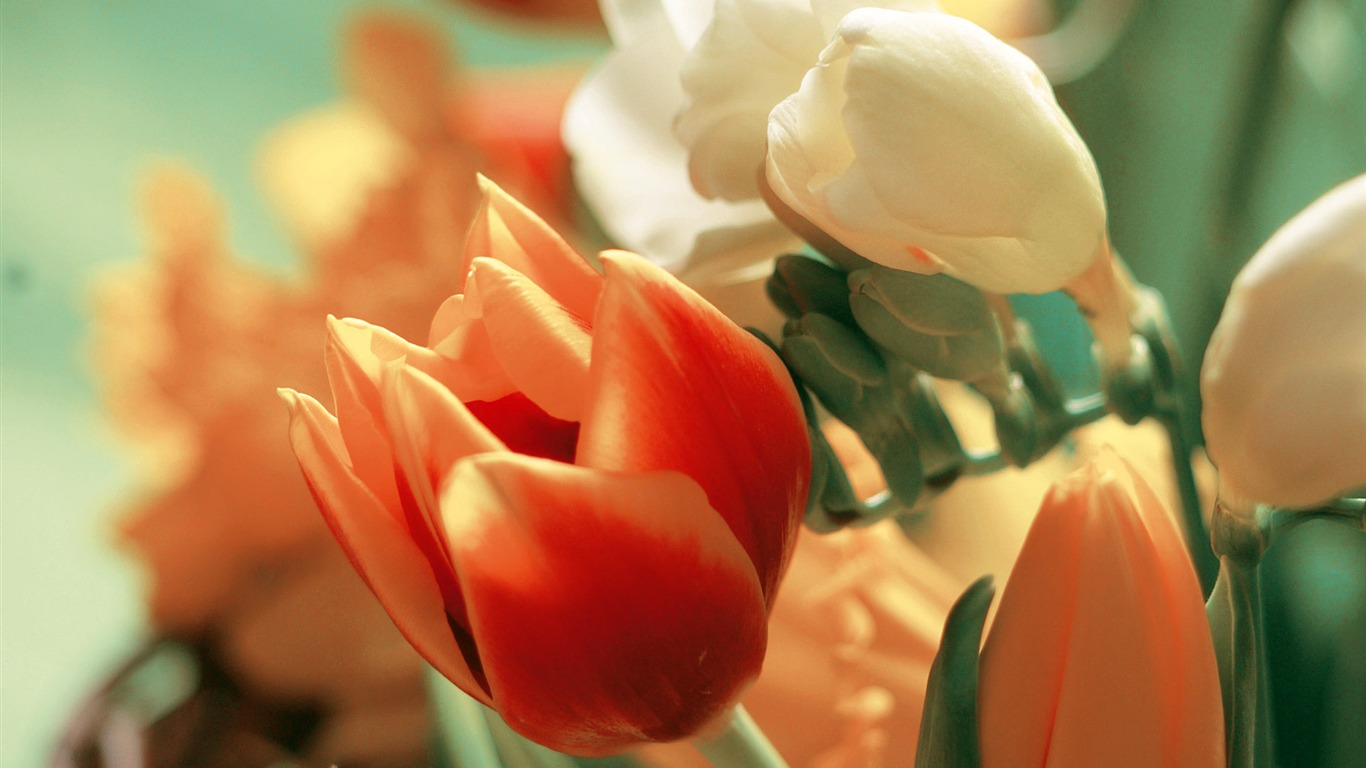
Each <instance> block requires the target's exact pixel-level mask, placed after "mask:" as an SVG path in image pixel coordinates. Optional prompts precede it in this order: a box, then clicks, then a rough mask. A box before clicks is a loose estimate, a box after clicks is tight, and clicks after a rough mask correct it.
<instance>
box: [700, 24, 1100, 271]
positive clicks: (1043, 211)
mask: <svg viewBox="0 0 1366 768" xmlns="http://www.w3.org/2000/svg"><path fill="white" fill-rule="evenodd" d="M694 179H696V174H694ZM767 180H768V183H769V185H770V186H771V187H772V189H773V191H774V193H776V195H777V196H778V197H779V198H780V199H781V200H782V201H783V202H784V203H786V204H787V205H788V206H790V207H791V208H792V209H793V210H795V211H796V212H797V213H799V214H801V215H802V216H803V217H805V218H806V219H808V220H809V221H810V222H811V223H812V224H814V225H815V226H817V227H819V228H820V229H822V230H824V231H825V232H826V233H827V234H829V235H830V236H832V237H834V238H835V239H836V240H838V241H840V242H841V243H842V244H843V245H845V246H846V247H848V248H849V249H851V250H853V251H854V252H856V253H858V254H860V255H861V256H863V257H865V258H867V259H870V260H872V261H875V262H878V263H880V264H884V265H886V266H890V267H894V268H897V269H905V270H910V271H915V272H922V273H934V272H940V271H944V272H948V273H949V274H951V275H953V276H955V277H957V278H959V279H961V280H964V281H966V282H968V283H971V284H973V285H976V286H977V287H979V288H982V289H984V290H989V291H995V292H999V293H1042V292H1046V291H1052V290H1056V289H1059V288H1063V287H1064V286H1066V285H1067V284H1068V282H1069V281H1071V280H1072V279H1074V278H1076V277H1078V276H1079V275H1081V274H1082V273H1083V272H1084V271H1085V270H1086V269H1087V268H1088V267H1089V266H1091V265H1092V264H1093V263H1095V262H1096V259H1097V258H1098V257H1100V256H1102V255H1103V254H1105V253H1106V252H1107V248H1108V246H1107V240H1106V234H1105V202H1104V195H1103V193H1102V192H1101V186H1100V178H1099V175H1098V173H1097V172H1096V166H1095V162H1094V161H1093V160H1092V158H1091V153H1090V152H1089V151H1088V150H1087V148H1086V145H1085V143H1084V142H1083V141H1082V140H1081V137H1080V136H1078V135H1077V132H1076V129H1075V128H1073V126H1072V124H1071V122H1070V121H1069V120H1068V119H1067V116H1066V115H1064V114H1063V112H1062V110H1061V108H1059V106H1058V103H1057V100H1056V99H1055V98H1054V96H1053V90H1052V88H1051V87H1050V86H1049V85H1048V82H1047V80H1046V79H1045V77H1044V75H1043V73H1042V72H1040V71H1039V68H1038V66H1036V65H1035V64H1034V62H1033V61H1031V60H1030V59H1029V58H1028V57H1026V56H1025V55H1024V54H1022V53H1020V52H1018V51H1016V50H1015V49H1013V48H1011V47H1010V46H1008V45H1006V44H1005V43H1003V42H1001V41H999V40H997V39H996V38H994V37H992V36H991V35H990V34H989V33H987V32H986V31H984V30H982V29H981V28H980V27H977V26H976V25H974V24H972V23H971V22H968V21H965V20H963V19H960V18H956V17H952V16H948V15H944V14H925V13H904V12H899V11H890V10H882V9H873V8H864V9H858V10H855V11H853V12H851V13H850V14H848V15H847V16H845V17H844V19H843V21H841V22H840V24H839V28H838V30H837V32H836V34H835V37H834V39H833V40H832V41H831V42H830V44H829V45H828V46H826V48H825V50H824V51H823V52H822V53H821V54H820V57H819V61H818V63H817V64H816V66H815V67H814V68H812V69H811V70H810V71H809V72H807V74H806V76H805V78H804V79H803V80H802V83H801V87H800V89H799V90H798V91H797V92H796V93H795V94H793V95H792V96H790V97H788V98H787V99H786V100H784V101H783V102H782V103H781V104H779V105H778V106H777V107H776V108H775V109H774V110H773V112H772V114H771V116H770V117H769V122H768V159H767Z"/></svg>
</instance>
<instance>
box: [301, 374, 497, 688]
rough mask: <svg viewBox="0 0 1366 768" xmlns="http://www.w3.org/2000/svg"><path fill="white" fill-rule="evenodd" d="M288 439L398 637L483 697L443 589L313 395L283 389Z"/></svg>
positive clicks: (331, 525) (325, 514)
mask: <svg viewBox="0 0 1366 768" xmlns="http://www.w3.org/2000/svg"><path fill="white" fill-rule="evenodd" d="M281 394H282V396H283V397H284V399H285V402H286V403H287V404H288V405H289V408H290V419H291V420H290V430H289V434H290V442H291V444H292V445H293V446H294V452H295V454H296V455H297V456H298V458H299V467H300V469H302V470H303V473H304V479H305V480H306V481H307V483H308V487H309V490H310V491H312V493H313V497H314V499H315V500H316V501H317V504H318V509H319V510H321V511H322V513H323V517H324V519H326V521H327V525H328V527H329V528H331V529H332V533H333V535H334V536H335V537H336V538H337V542H338V543H339V544H341V546H342V549H343V550H345V552H346V556H347V557H348V558H349V559H350V560H351V564H352V565H354V566H355V567H356V570H357V571H358V572H359V573H360V575H361V577H362V578H363V579H364V580H365V583H366V584H367V585H368V586H369V587H370V591H372V592H374V593H375V597H376V598H378V599H379V601H380V603H382V604H383V605H384V608H385V610H386V611H388V612H389V616H390V617H391V618H393V620H394V623H395V624H396V625H397V626H398V628H399V630H400V631H401V632H402V633H403V636H404V637H406V638H408V642H410V643H412V644H413V647H414V648H416V649H417V651H418V653H421V654H422V656H423V658H425V659H427V661H428V662H430V663H431V665H432V666H434V667H436V668H437V669H438V670H439V671H440V672H441V674H443V675H445V676H446V677H448V678H450V679H451V680H453V681H455V682H456V684H457V685H460V687H461V688H463V689H464V690H465V691H466V692H468V693H470V694H471V695H473V696H475V697H476V698H481V699H482V700H484V701H485V703H488V699H487V696H482V697H481V696H480V695H479V692H480V690H481V688H480V686H479V685H478V683H476V681H475V679H474V676H473V675H472V674H471V672H470V668H469V665H468V664H467V663H466V662H465V659H464V656H463V655H462V654H461V652H460V648H459V646H458V645H457V644H456V642H455V637H454V636H453V635H452V634H451V629H450V625H449V619H448V617H447V615H446V607H445V603H444V602H443V600H442V595H441V589H440V587H439V586H438V584H437V578H436V576H435V575H434V574H433V572H432V567H431V565H430V564H429V563H428V561H427V559H426V558H425V557H424V556H423V554H422V551H421V550H420V549H419V548H418V547H417V545H416V544H415V543H413V540H412V539H411V538H410V536H409V535H408V532H407V531H406V530H404V529H403V528H402V527H401V525H400V524H399V523H398V521H397V520H395V519H394V518H393V516H392V515H390V514H388V513H387V512H386V511H385V509H384V507H382V506H381V505H380V503H379V502H378V500H377V499H376V498H375V497H374V495H373V494H371V493H369V492H367V491H366V490H365V487H364V486H363V485H361V483H360V482H359V480H358V478H357V477H356V476H355V475H354V474H353V473H352V472H351V470H350V469H349V468H348V467H347V465H346V463H345V461H344V459H343V456H342V454H343V449H342V445H341V433H340V430H339V429H338V428H337V421H336V419H334V418H333V417H332V416H331V415H330V414H328V413H327V411H326V410H325V409H324V408H323V407H322V405H321V404H319V403H318V401H316V400H314V399H313V398H311V397H308V396H307V395H300V394H297V393H295V392H293V391H292V390H282V393H281Z"/></svg>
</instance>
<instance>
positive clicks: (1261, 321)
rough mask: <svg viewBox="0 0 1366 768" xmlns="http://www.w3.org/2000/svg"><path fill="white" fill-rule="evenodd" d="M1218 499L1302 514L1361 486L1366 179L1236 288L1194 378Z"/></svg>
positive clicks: (1280, 234)
mask: <svg viewBox="0 0 1366 768" xmlns="http://www.w3.org/2000/svg"><path fill="white" fill-rule="evenodd" d="M1200 393H1201V395H1202V397H1203V400H1204V411H1203V414H1202V419H1203V422H1204V428H1205V440H1206V444H1207V446H1208V449H1209V456H1210V459H1211V460H1212V461H1213V462H1214V465H1215V466H1216V467H1218V469H1219V485H1220V491H1219V493H1220V496H1221V497H1222V498H1224V499H1225V500H1227V501H1229V502H1232V503H1234V504H1235V505H1246V504H1247V503H1249V502H1257V503H1262V504H1270V505H1274V506H1285V507H1303V506H1309V505H1312V504H1315V503H1317V502H1321V501H1324V500H1326V499H1329V498H1331V497H1334V496H1337V495H1339V494H1341V493H1343V492H1345V491H1348V490H1350V489H1353V488H1355V487H1356V486H1358V485H1361V484H1364V483H1366V176H1358V177H1356V178H1355V179H1353V180H1351V181H1349V182H1347V183H1345V184H1343V185H1341V186H1339V187H1337V188H1336V189H1334V190H1333V191H1331V192H1329V193H1328V194H1326V195H1324V196H1323V197H1321V198H1319V200H1318V201H1317V202H1315V203H1314V204H1313V205H1311V206H1309V207H1308V208H1307V209H1305V210H1304V211H1303V212H1302V213H1300V214H1299V215H1298V216H1296V217H1295V218H1293V219H1291V220H1290V222H1289V223H1287V224H1286V225H1284V226H1283V227H1281V228H1280V230H1278V231H1277V232H1276V234H1274V235H1272V236H1271V239H1270V240H1268V241H1267V243H1266V245H1264V246H1262V248H1261V250H1259V251H1258V252H1257V254H1256V255H1255V256H1253V257H1252V260H1251V261H1249V262H1248V264H1247V266H1246V267H1244V268H1243V271H1242V272H1241V273H1239V275H1238V277H1237V278H1236V279H1235V280H1234V281H1233V288H1232V289H1231V291H1230V293H1229V297H1228V301H1227V302H1226V303H1225V304H1224V311H1223V314H1222V316H1221V317H1220V318H1219V324H1218V326H1217V327H1215V329H1214V335H1213V336H1212V337H1211V338H1210V344H1209V347H1208V349H1207V350H1206V352H1205V363H1204V367H1203V369H1202V370H1201V372H1200Z"/></svg>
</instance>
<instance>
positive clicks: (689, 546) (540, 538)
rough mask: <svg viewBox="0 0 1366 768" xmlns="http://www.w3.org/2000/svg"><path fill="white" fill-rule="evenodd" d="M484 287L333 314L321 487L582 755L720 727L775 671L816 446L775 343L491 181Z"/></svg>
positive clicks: (304, 440) (377, 553) (481, 685)
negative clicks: (373, 316) (762, 672)
mask: <svg viewBox="0 0 1366 768" xmlns="http://www.w3.org/2000/svg"><path fill="white" fill-rule="evenodd" d="M483 187H484V201H483V205H482V208H481V211H480V213H479V214H478V216H477V217H476V220H475V226H474V227H473V229H472V230H471V234H470V237H469V239H468V243H467V246H466V251H465V266H466V267H468V270H467V274H468V277H467V278H466V281H465V286H464V292H463V293H462V294H459V295H456V296H453V297H452V298H451V299H449V300H448V301H447V302H446V304H445V305H443V306H442V308H441V310H439V311H438V313H437V315H436V318H435V320H434V321H433V323H432V334H431V344H430V345H429V346H428V347H421V346H417V345H414V344H411V343H409V342H407V341H405V340H403V339H402V338H399V337H397V336H395V335H394V334H391V333H389V332H387V331H385V330H384V329H382V328H378V327H375V326H370V325H367V324H365V323H362V322H360V321H355V320H346V321H338V320H332V321H330V323H329V339H328V344H327V362H328V371H329V376H330V379H331V382H332V389H333V395H334V397H335V399H336V411H337V414H336V417H333V416H332V415H331V414H329V413H328V412H327V410H326V409H324V407H323V406H322V405H320V404H319V403H318V402H317V401H316V400H314V399H312V398H310V397H308V396H305V395H299V394H297V393H294V392H292V391H288V390H285V391H284V394H285V397H286V400H287V401H288V402H289V403H290V406H291V411H292V424H291V428H290V435H291V440H292V442H293V445H294V450H295V453H296V455H297V456H298V459H299V463H300V466H301V467H302V469H303V472H304V475H305V478H306V480H307V481H308V484H309V487H310V488H311V489H312V491H313V494H314V496H315V499H316V501H317V502H318V506H319V507H320V508H321V510H322V512H323V516H324V517H325V518H326V520H327V522H328V524H329V526H330V527H331V528H332V531H333V534H334V535H335V536H336V537H337V539H338V541H339V542H340V543H341V545H342V547H343V548H344V549H345V550H346V553H347V555H348V556H349V557H350V559H351V561H352V563H353V564H354V565H355V567H356V568H357V570H359V571H360V573H361V575H362V576H363V577H364V578H365V580H366V582H367V583H368V584H369V586H370V588H371V590H372V591H374V593H375V595H376V596H377V597H378V598H379V600H380V602H381V603H382V604H383V605H384V606H385V608H386V609H387V610H388V612H389V615H390V617H391V618H393V620H394V622H395V624H397V625H398V627H399V629H400V630H402V631H403V633H404V635H405V636H406V637H407V638H408V640H409V641H410V642H411V643H412V644H413V646H414V647H416V648H417V650H418V651H419V652H420V653H421V654H422V655H423V656H424V657H425V658H426V659H427V660H428V661H429V662H431V664H432V665H433V666H434V667H435V668H436V669H437V670H439V671H440V672H441V673H442V674H443V675H445V676H446V677H447V678H449V679H450V680H451V681H453V682H454V683H455V684H456V685H458V686H459V687H460V688H462V689H463V690H464V691H465V692H467V693H468V694H470V695H471V696H473V697H474V698H476V699H478V700H479V701H481V702H483V703H484V704H486V705H488V706H490V707H492V708H494V709H496V710H498V712H499V713H500V714H501V715H502V716H503V718H504V719H505V720H506V721H507V722H508V724H509V725H511V726H512V727H513V728H514V729H515V730H517V731H518V732H520V733H521V734H523V735H525V736H527V737H528V738H530V739H532V740H534V741H537V742H539V743H541V744H544V745H546V746H549V747H552V748H554V749H558V750H560V751H563V752H569V753H573V754H579V755H602V754H610V753H613V752H618V751H620V750H622V749H625V748H627V747H629V746H632V745H634V744H638V743H640V742H642V741H668V740H674V739H679V738H683V737H686V736H689V735H691V734H693V733H695V732H696V731H697V730H698V729H700V728H701V727H703V726H704V725H707V724H708V723H710V722H711V721H713V720H715V719H716V718H718V717H719V716H721V715H723V714H725V713H726V712H727V711H728V710H729V708H730V707H731V706H733V705H734V704H735V703H736V701H737V700H738V698H739V696H740V694H741V692H742V691H743V690H744V688H745V687H746V686H747V685H748V684H749V683H750V682H751V681H752V680H753V679H754V678H755V676H757V675H758V673H759V667H760V664H761V662H762V659H763V654H764V648H765V643H766V636H767V630H766V626H765V622H766V619H767V613H768V610H769V609H770V608H771V606H772V604H773V600H774V597H775V592H776V589H777V585H778V582H779V579H780V578H781V576H782V574H783V571H784V569H785V568H786V566H787V563H788V560H789V558H790V556H791V552H792V549H793V546H794V544H795V541H796V533H797V528H798V525H799V522H800V519H801V513H802V510H803V507H804V505H805V501H806V494H807V487H808V484H809V481H810V456H809V446H808V442H807V438H806V432H805V428H804V424H803V420H802V416H801V408H800V405H799V404H798V400H797V394H796V391H795V389H794V387H793V385H792V383H791V380H790V379H789V377H788V374H787V372H786V370H785V369H784V368H783V366H782V363H781V362H780V361H779V360H778V358H777V357H776V355H774V354H773V353H772V352H771V351H770V350H769V349H768V348H767V347H765V346H764V345H763V344H762V343H760V342H759V341H757V340H756V339H754V338H753V337H752V336H750V335H749V334H748V333H746V332H745V331H743V330H741V329H740V328H739V327H737V326H735V325H733V324H732V323H731V322H730V321H728V320H726V319H725V318H724V317H723V316H722V315H721V314H720V313H719V312H718V311H716V310H715V309H714V308H712V307H711V306H710V305H708V304H706V303H705V302H704V301H702V300H701V299H700V298H698V297H697V295H696V294H694V293H692V292H691V291H690V290H689V289H687V288H685V287H684V286H683V285H682V284H681V283H678V282H677V281H676V280H674V279H673V278H672V277H670V276H669V275H668V274H667V273H666V272H664V271H662V270H660V269H658V268H656V267H654V266H651V265H650V264H649V263H648V262H646V261H644V260H643V259H641V258H639V257H636V256H633V255H630V254H625V253H607V254H603V256H602V261H603V264H604V267H605V270H604V274H602V275H599V274H598V273H597V272H596V271H594V270H593V269H592V267H590V266H589V264H588V262H586V261H584V260H583V259H582V258H580V257H579V256H578V255H577V254H575V253H574V252H573V251H572V250H571V249H570V248H569V247H568V246H567V245H565V244H564V242H563V241H562V240H560V239H559V237H558V236H557V235H555V234H554V233H553V232H552V231H550V230H549V228H548V227H546V226H545V225H544V224H543V223H542V222H541V221H540V220H539V219H537V218H536V217H535V216H534V215H533V214H531V213H530V212H529V211H527V210H526V209H524V208H523V207H521V206H520V205H519V204H518V203H517V202H516V201H514V200H512V199H511V198H509V197H507V196H506V195H505V194H504V193H502V191H501V190H499V189H498V188H497V187H494V186H493V185H492V184H489V183H487V182H485V183H484V184H483Z"/></svg>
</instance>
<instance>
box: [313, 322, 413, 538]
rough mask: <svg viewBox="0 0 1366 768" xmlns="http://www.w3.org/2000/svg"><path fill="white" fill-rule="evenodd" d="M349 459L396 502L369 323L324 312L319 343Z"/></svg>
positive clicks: (385, 501)
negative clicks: (324, 331) (324, 333)
mask: <svg viewBox="0 0 1366 768" xmlns="http://www.w3.org/2000/svg"><path fill="white" fill-rule="evenodd" d="M323 350H324V351H323V357H324V359H325V361H326V363H327V378H328V380H329V381H330V382H331V384H332V400H333V407H335V408H336V410H337V420H338V422H339V425H340V431H341V437H342V443H343V445H345V446H346V448H345V455H346V457H347V465H348V466H349V467H351V471H352V472H353V473H354V474H355V475H356V477H357V478H358V479H359V480H360V481H361V482H362V483H364V484H365V487H366V488H368V489H369V490H370V492H371V493H372V494H374V495H375V497H376V499H377V500H378V501H379V503H380V504H381V505H382V506H383V507H384V508H385V509H388V510H391V511H392V510H397V509H398V508H399V502H398V489H397V488H395V487H394V473H393V454H392V452H391V450H390V448H389V441H388V440H387V439H386V438H385V436H384V431H383V422H382V421H381V420H380V403H379V388H378V382H379V367H380V364H381V363H380V361H379V360H378V358H376V357H375V355H374V353H372V352H371V351H370V327H369V326H368V325H365V324H362V323H359V322H358V321H351V320H338V319H337V318H335V317H333V316H331V315H328V317H327V341H326V342H325V344H324V348H323Z"/></svg>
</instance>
